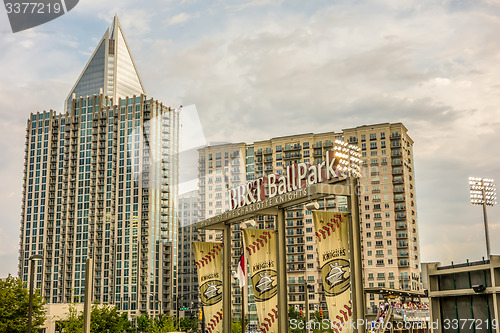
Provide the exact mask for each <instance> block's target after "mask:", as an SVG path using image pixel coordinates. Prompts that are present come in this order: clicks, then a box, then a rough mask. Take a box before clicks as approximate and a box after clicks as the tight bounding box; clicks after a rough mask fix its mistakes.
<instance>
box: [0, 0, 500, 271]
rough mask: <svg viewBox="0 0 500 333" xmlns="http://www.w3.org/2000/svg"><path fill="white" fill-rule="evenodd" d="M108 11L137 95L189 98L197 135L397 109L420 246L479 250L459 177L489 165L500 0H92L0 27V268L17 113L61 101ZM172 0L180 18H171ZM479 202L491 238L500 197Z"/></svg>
mask: <svg viewBox="0 0 500 333" xmlns="http://www.w3.org/2000/svg"><path fill="white" fill-rule="evenodd" d="M96 13H97V14H98V15H96ZM114 13H118V15H119V18H120V20H121V23H122V26H123V28H124V30H125V33H126V36H127V41H128V44H129V46H130V48H131V50H132V53H133V55H134V59H135V61H136V64H137V66H138V68H139V71H140V73H141V77H142V80H143V83H144V85H145V88H146V90H147V91H148V95H149V96H151V97H155V98H157V99H159V100H161V101H163V102H165V103H167V104H170V105H171V106H173V107H177V106H178V105H180V104H183V105H189V104H195V105H196V107H197V110H198V113H199V115H200V118H201V121H202V124H203V125H204V132H205V135H206V137H207V139H208V141H209V142H215V141H226V142H227V141H237V142H241V141H249V142H252V141H256V140H260V139H266V138H269V137H275V136H280V135H290V134H295V133H304V132H323V131H332V130H337V131H340V130H341V129H342V128H347V127H352V126H359V125H362V124H369V123H379V122H398V121H401V122H403V123H404V124H405V125H406V126H407V127H408V129H409V131H410V135H411V136H412V138H413V139H414V140H415V146H414V151H415V171H416V178H417V205H418V211H417V212H418V216H419V224H420V237H421V248H422V250H421V254H422V258H423V260H440V261H443V262H449V261H450V260H455V261H458V260H464V259H465V258H471V259H478V258H480V257H481V256H482V254H483V253H484V246H483V243H482V234H483V229H482V225H481V223H482V220H481V212H480V209H478V208H479V207H473V206H471V205H470V204H469V203H468V192H467V191H468V189H467V186H468V185H467V179H466V178H467V177H468V176H470V175H474V176H484V177H493V178H496V179H498V180H500V170H499V167H498V165H500V160H499V159H500V157H499V156H498V154H497V152H498V151H500V150H499V148H500V147H499V138H498V133H499V131H500V125H499V124H500V120H499V119H500V118H499V116H500V111H499V110H498V105H499V104H500V97H499V96H500V94H499V92H500V86H499V85H498V77H500V68H499V67H498V66H497V63H498V56H497V55H498V54H499V52H500V41H499V40H498V37H497V32H498V31H499V30H500V20H498V18H499V17H500V6H499V5H498V2H497V1H493V0H488V1H485V2H481V1H477V2H476V1H474V2H467V3H466V4H463V3H462V5H458V3H456V2H446V1H444V2H436V1H432V0H429V1H413V2H401V1H398V0H387V1H379V2H377V3H376V4H374V3H368V2H367V3H365V2H356V3H353V2H351V1H338V2H336V3H335V4H330V3H329V2H324V3H323V2H314V3H309V2H307V3H302V4H291V3H286V2H283V3H278V4H276V3H275V2H273V3H272V4H271V3H269V4H268V3H267V1H250V2H249V1H241V2H239V3H237V4H236V5H231V6H228V5H227V3H225V2H223V1H216V2H214V3H210V4H209V3H197V2H193V1H183V2H178V1H160V2H151V3H148V4H147V5H146V4H143V3H140V4H139V3H137V2H132V1H120V2H118V1H111V2H106V3H104V2H102V1H96V0H89V1H84V2H81V3H80V4H79V5H78V6H77V7H76V8H75V10H73V11H72V12H71V13H70V14H68V15H65V16H64V17H62V18H61V19H59V20H55V21H54V22H53V23H51V24H50V25H47V26H46V27H45V28H43V29H42V28H40V29H34V30H30V31H26V32H25V33H22V34H15V35H12V34H8V33H2V34H1V35H0V47H1V49H2V53H1V54H0V72H1V73H2V78H1V80H0V120H1V122H0V142H2V145H0V149H1V153H2V160H1V161H0V179H1V181H2V191H1V193H0V199H1V200H0V202H1V203H0V207H1V209H0V218H1V221H2V223H1V224H0V244H2V245H1V247H0V276H4V275H7V273H8V272H10V273H16V272H17V251H18V248H17V246H18V245H17V242H18V233H19V213H20V200H21V199H20V195H21V185H22V184H21V181H22V168H23V161H24V159H23V154H24V130H25V124H26V119H27V117H28V114H29V113H30V112H34V111H39V110H43V109H50V108H53V109H57V110H61V109H62V105H63V101H64V98H65V97H66V94H67V92H68V91H69V89H70V88H71V85H72V84H73V82H74V80H75V79H76V78H77V77H78V75H79V73H80V71H81V69H82V68H83V66H84V64H85V62H86V60H87V57H88V55H89V54H88V53H89V52H91V51H93V49H94V48H95V46H96V44H97V41H98V40H99V39H100V37H101V36H102V34H103V33H104V30H105V29H106V28H107V25H108V23H109V22H111V19H112V16H113V15H114ZM179 13H185V15H186V16H185V18H187V17H189V20H187V21H184V22H183V23H182V24H174V25H168V24H167V23H168V21H169V20H170V19H172V18H173V17H175V15H178V14H179ZM181 18H182V17H181ZM181 21H182V20H181ZM5 23H6V22H1V25H0V30H2V31H4V30H5V31H7V30H10V27H9V26H8V24H7V25H6V24H5ZM489 212H490V221H491V225H492V230H491V237H492V240H493V242H492V243H493V244H492V245H493V250H494V252H497V253H498V252H499V251H500V248H498V246H496V243H498V242H496V243H495V240H498V239H499V237H500V212H499V208H498V207H493V208H491V209H490V210H489ZM14 258H15V259H14Z"/></svg>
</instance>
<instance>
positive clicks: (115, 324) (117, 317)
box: [90, 304, 130, 332]
mask: <svg viewBox="0 0 500 333" xmlns="http://www.w3.org/2000/svg"><path fill="white" fill-rule="evenodd" d="M129 326H130V322H129V321H128V317H127V314H126V313H121V314H120V313H119V312H118V310H117V309H116V307H115V306H111V305H108V306H100V305H98V304H94V305H93V306H92V313H91V315H90V331H91V332H123V331H124V330H127V329H128V327H129Z"/></svg>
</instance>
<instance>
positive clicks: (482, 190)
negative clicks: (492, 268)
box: [469, 177, 497, 260]
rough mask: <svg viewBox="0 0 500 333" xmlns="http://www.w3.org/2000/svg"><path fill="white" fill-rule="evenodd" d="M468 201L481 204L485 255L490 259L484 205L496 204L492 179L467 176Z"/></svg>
mask: <svg viewBox="0 0 500 333" xmlns="http://www.w3.org/2000/svg"><path fill="white" fill-rule="evenodd" d="M469 185H470V202H471V204H473V205H482V206H483V217H484V234H485V236H486V255H487V258H488V260H489V259H490V255H491V249H490V235H489V232H488V215H487V214H486V206H493V205H496V204H497V190H496V188H495V183H494V180H493V179H487V178H475V177H469Z"/></svg>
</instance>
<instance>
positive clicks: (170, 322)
mask: <svg viewBox="0 0 500 333" xmlns="http://www.w3.org/2000/svg"><path fill="white" fill-rule="evenodd" d="M175 331H176V323H175V322H174V319H173V318H172V317H170V316H168V315H163V314H161V315H159V316H158V317H157V318H151V320H150V326H149V331H148V332H149V333H163V332H175Z"/></svg>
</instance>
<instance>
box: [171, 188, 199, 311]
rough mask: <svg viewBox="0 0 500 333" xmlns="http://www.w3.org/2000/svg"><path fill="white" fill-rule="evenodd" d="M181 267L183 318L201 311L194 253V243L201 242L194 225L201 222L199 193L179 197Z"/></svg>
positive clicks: (180, 290) (179, 270) (180, 289)
mask: <svg viewBox="0 0 500 333" xmlns="http://www.w3.org/2000/svg"><path fill="white" fill-rule="evenodd" d="M178 212H179V232H178V235H179V249H178V253H179V266H178V270H177V274H178V279H177V280H178V286H177V287H178V293H177V295H178V297H179V307H180V308H189V310H183V311H182V312H181V313H180V315H181V316H187V317H189V316H195V315H196V313H199V310H200V306H201V303H200V298H199V294H198V287H199V286H198V274H197V272H196V269H195V268H194V253H193V246H192V242H197V241H200V236H199V232H198V229H196V228H195V226H194V224H195V223H196V222H198V221H199V217H198V215H199V195H198V191H190V192H187V193H184V194H182V195H180V196H179V205H178Z"/></svg>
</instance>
